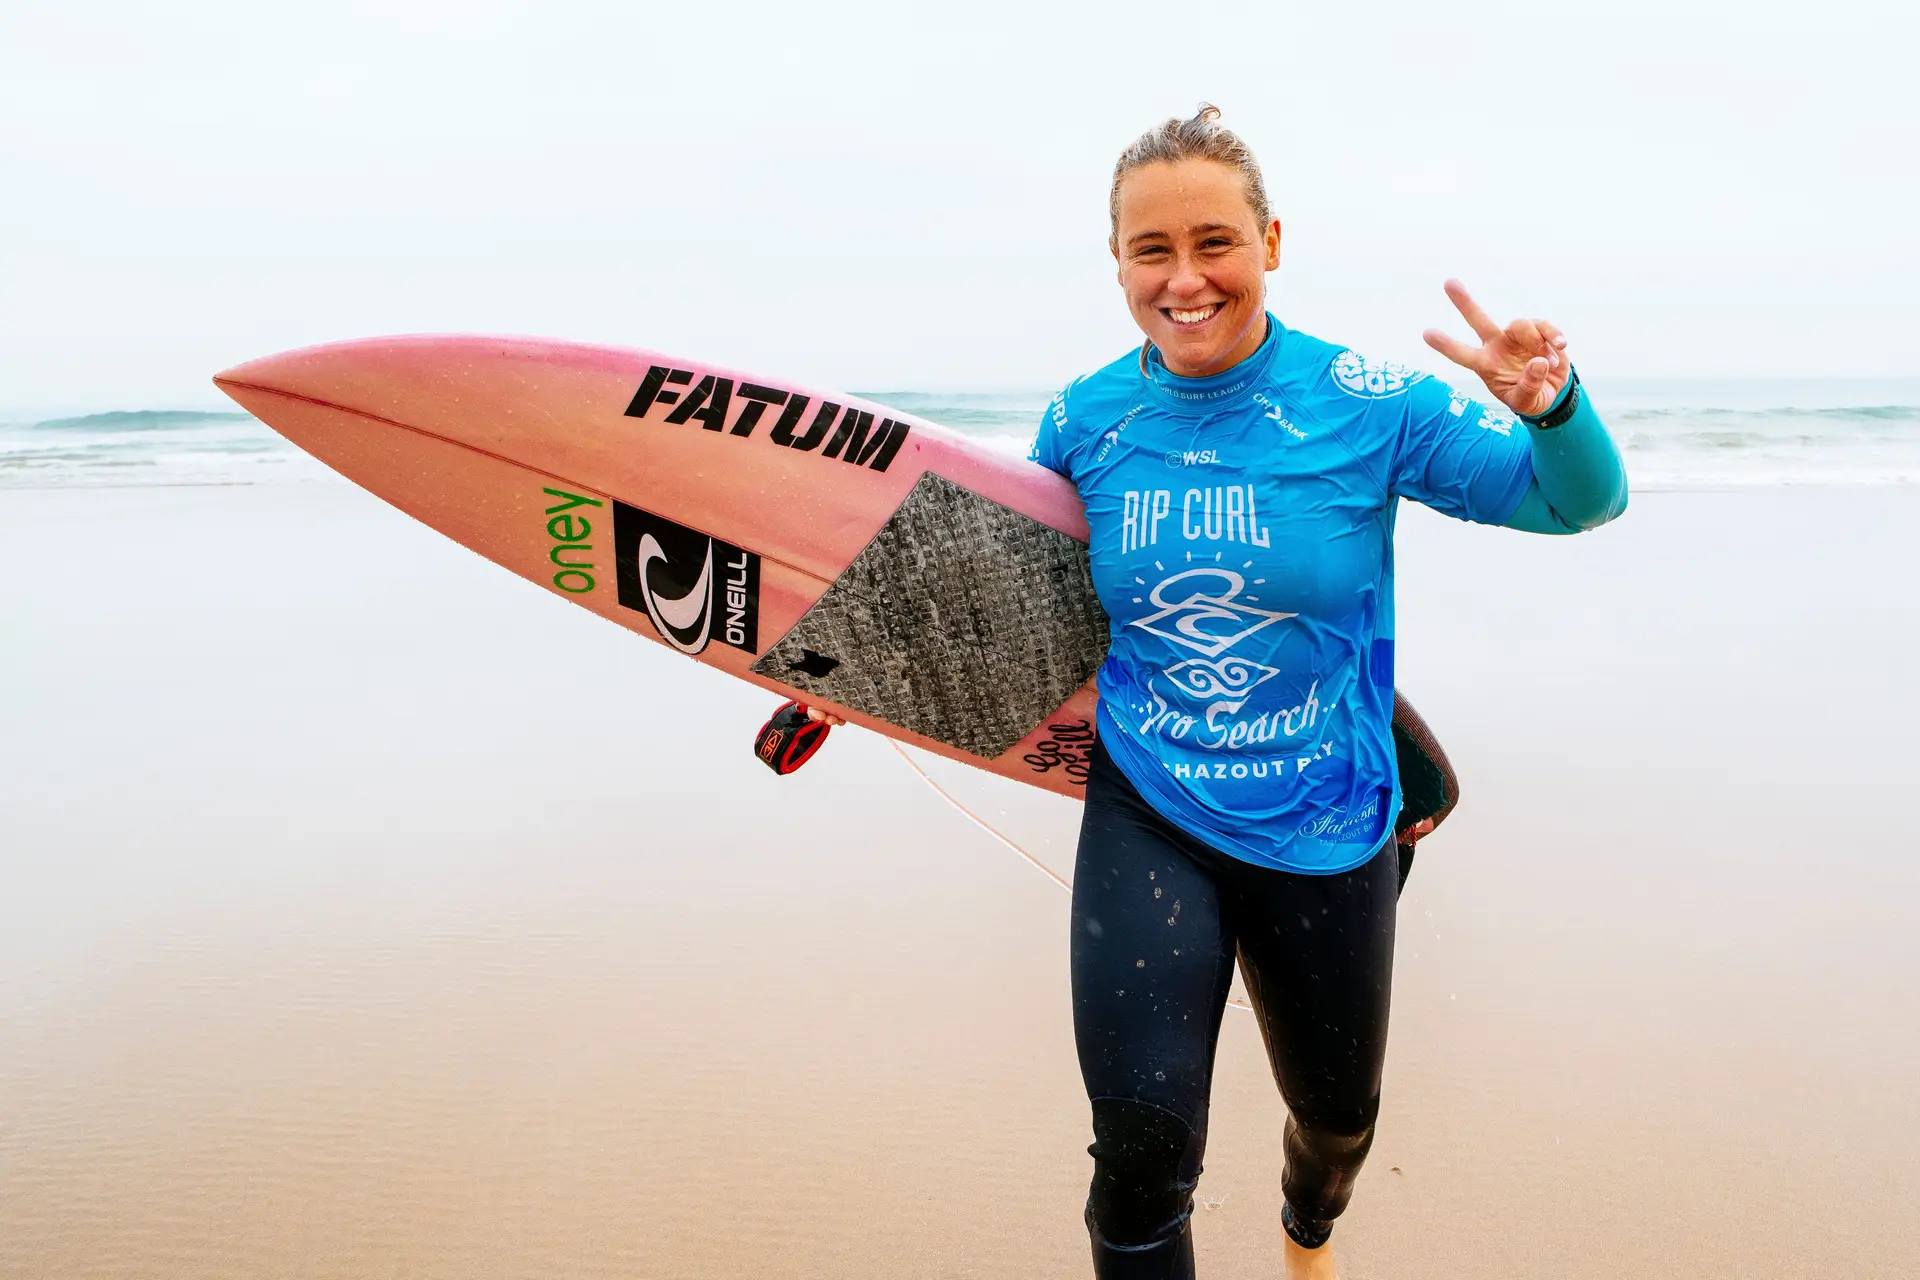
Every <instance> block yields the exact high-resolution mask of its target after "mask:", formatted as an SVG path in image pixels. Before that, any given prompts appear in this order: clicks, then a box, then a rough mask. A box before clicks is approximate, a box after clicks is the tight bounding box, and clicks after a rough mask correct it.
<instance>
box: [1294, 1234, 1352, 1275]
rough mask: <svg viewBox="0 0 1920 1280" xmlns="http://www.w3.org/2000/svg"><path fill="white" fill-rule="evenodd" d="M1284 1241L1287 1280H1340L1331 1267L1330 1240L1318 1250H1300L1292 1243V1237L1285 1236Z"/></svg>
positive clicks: (1331, 1252)
mask: <svg viewBox="0 0 1920 1280" xmlns="http://www.w3.org/2000/svg"><path fill="white" fill-rule="evenodd" d="M1285 1239H1286V1242H1287V1280H1340V1276H1339V1273H1338V1272H1336V1271H1335V1270H1334V1267H1333V1242H1332V1241H1331V1240H1329V1241H1328V1242H1327V1243H1326V1244H1323V1245H1321V1246H1320V1247H1319V1248H1318V1249H1302V1248H1301V1247H1300V1246H1299V1245H1297V1244H1295V1243H1294V1242H1293V1237H1292V1236H1287V1237H1285Z"/></svg>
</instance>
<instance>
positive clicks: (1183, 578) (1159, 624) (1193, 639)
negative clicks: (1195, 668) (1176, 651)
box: [1127, 565, 1299, 658]
mask: <svg viewBox="0 0 1920 1280" xmlns="http://www.w3.org/2000/svg"><path fill="white" fill-rule="evenodd" d="M1246 588H1247V580H1246V579H1245V578H1243V577H1241V576H1240V575H1239V574H1237V573H1235V572H1234V571H1233V570H1231V569H1222V568H1219V567H1218V566H1215V565H1208V566H1206V567H1205V568H1200V569H1187V570H1185V571H1184V572H1181V573H1176V574H1174V575H1173V576H1172V577H1170V578H1167V579H1165V580H1163V581H1162V582H1161V583H1160V585H1159V586H1157V587H1155V588H1154V589H1153V590H1152V591H1151V592H1149V593H1148V595H1147V599H1149V600H1150V601H1152V602H1153V604H1154V605H1156V606H1157V607H1158V612H1156V613H1150V614H1148V615H1147V616H1146V617H1144V618H1136V619H1135V620H1134V621H1132V622H1130V623H1128V624H1127V625H1128V626H1131V627H1139V628H1140V629H1141V630H1142V631H1147V632H1151V633H1152V634H1154V635H1156V636H1159V637H1160V638H1161V639H1163V640H1171V641H1173V643H1175V644H1177V645H1183V646H1185V647H1186V648H1189V649H1196V650H1198V651H1199V652H1200V653H1202V654H1204V655H1205V656H1206V657H1209V658H1217V657H1219V656H1220V655H1221V654H1223V653H1225V652H1226V651H1227V650H1228V649H1231V648H1233V646H1234V645H1236V644H1239V643H1240V642H1241V641H1242V640H1245V639H1246V638H1247V637H1248V636H1250V635H1252V634H1253V633H1254V632H1256V631H1258V630H1260V629H1261V628H1262V627H1270V626H1272V625H1273V624H1274V623H1276V622H1281V621H1284V620H1286V619H1287V618H1295V617H1298V616H1299V615H1298V614H1294V613H1276V612H1275V611H1274V610H1272V609H1256V608H1254V607H1253V606H1252V605H1250V604H1247V603H1246V602H1244V601H1242V600H1240V599H1239V595H1240V593H1241V592H1242V591H1244V590H1246Z"/></svg>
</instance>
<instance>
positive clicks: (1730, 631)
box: [0, 484, 1920, 1280]
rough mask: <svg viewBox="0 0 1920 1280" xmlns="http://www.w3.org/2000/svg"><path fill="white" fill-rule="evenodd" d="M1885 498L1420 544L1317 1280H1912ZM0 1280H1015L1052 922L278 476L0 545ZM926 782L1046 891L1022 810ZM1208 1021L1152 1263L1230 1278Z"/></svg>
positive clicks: (695, 679) (659, 675)
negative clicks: (1412, 758)
mask: <svg viewBox="0 0 1920 1280" xmlns="http://www.w3.org/2000/svg"><path fill="white" fill-rule="evenodd" d="M1916 546H1920V492H1915V491H1912V490H1898V489H1888V490H1865V489H1857V490H1837V489H1836V490H1819V489H1807V490H1773V491H1765V492H1747V493H1715V494H1653V495H1643V496H1641V497H1638V498H1636V501H1635V507H1634V509H1633V511H1631V512H1630V513H1629V515H1628V517H1627V519H1626V520H1624V521H1623V522H1622V523H1621V524H1619V525H1618V526H1615V527H1613V528H1610V529H1608V530H1604V531H1602V532H1601V533H1599V534H1596V535H1592V536H1589V537H1586V538H1581V539H1575V540H1572V541H1567V542H1561V541H1554V540H1547V539H1530V538H1524V537H1521V536H1519V535H1514V534H1507V533H1503V532H1500V531H1490V530H1480V529H1473V528H1467V527H1464V526H1457V525H1453V524H1450V523H1448V522H1445V521H1442V520H1440V519H1438V518H1436V517H1431V516H1429V515H1427V514H1426V513H1423V512H1419V511H1410V512H1408V513H1407V514H1406V515H1404V516H1403V518H1402V532H1401V537H1400V583H1401V585H1400V596H1401V614H1402V617H1401V627H1400V632H1401V642H1400V646H1399V649H1400V654H1401V671H1400V676H1401V683H1402V686H1403V688H1405V689H1406V690H1407V691H1408V692H1409V693H1411V694H1412V695H1413V696H1414V698H1415V700H1416V701H1417V702H1418V703H1419V705H1420V707H1421V708H1422V710H1423V711H1424V712H1425V713H1426V714H1427V716H1428V717H1429V719H1431V720H1432V721H1433V722H1434V724H1435V725H1436V727H1437V728H1438V729H1439V731H1440V733H1441V736H1442V738H1443V740H1444V741H1445V743H1446V745H1447V747H1448V750H1449V752H1450V753H1451V754H1452V756H1453V758H1454V760H1455V762H1456V764H1457V765H1458V766H1459V768H1460V770H1461V772H1462V774H1463V776H1464V778H1465V784H1466V799H1465V802H1464V803H1463V805H1462V807H1461V809H1460V811H1459V812H1458V813H1457V814H1456V816H1455V817H1454V818H1453V819H1452V820H1451V821H1450V822H1449V824H1448V826H1447V827H1446V828H1445V830H1444V831H1443V832H1442V834H1441V835H1439V836H1438V837H1436V838H1435V839H1434V840H1433V841H1432V842H1430V843H1429V844H1428V845H1427V846H1425V847H1424V848H1423V850H1422V853H1421V855H1420V861H1419V864H1418V867H1417V869H1416V871H1415V873H1414V876H1413V880H1412V883H1411V885H1410V887H1409V890H1408V897H1407V899H1406V905H1405V908H1404V912H1403V916H1402V920H1403V925H1402V932H1401V941H1400V952H1399V963H1398V969H1397V975H1396V988H1395V1022H1394V1038H1393V1044H1392V1048H1391V1051H1390V1055H1389V1061H1388V1078H1387V1092H1386V1105H1385V1112H1384V1115H1383V1118H1382V1123H1381V1128H1380V1137H1379V1141H1378V1143H1377V1145H1376V1147H1375V1151H1374V1156H1373V1159H1372V1160H1371V1162H1370V1163H1369V1165H1368V1168H1367V1171H1366V1172H1365V1174H1364V1175H1363V1178H1362V1182H1361V1185H1360V1188H1359V1191H1358V1194H1357V1196H1356V1198H1355V1203H1354V1208H1353V1210H1352V1211H1351V1213H1350V1214H1349V1215H1348V1217H1347V1218H1346V1220H1345V1221H1344V1222H1343V1224H1342V1226H1341V1229H1340V1232H1339V1235H1338V1240H1339V1242H1340V1247H1341V1249H1342V1252H1343V1258H1344V1263H1343V1265H1344V1267H1345V1270H1346V1273H1347V1274H1348V1276H1349V1277H1350V1280H1369V1278H1371V1277H1383V1278H1384V1277H1429V1276H1431V1277H1452V1276H1464V1275H1477V1276H1492V1277H1509V1276H1511V1277H1521V1276H1528V1277H1534V1276H1543V1275H1552V1276H1569V1277H1595V1278H1598V1277H1610V1278H1611V1277H1642V1276H1645V1277H1652V1276H1669V1275H1709V1276H1721V1275H1783V1276H1784V1275H1814V1274H1844V1275H1849V1276H1896V1275H1900V1276H1906V1275H1911V1274H1913V1273H1914V1272H1915V1271H1916V1270H1920V1211H1916V1209H1915V1205H1916V1204H1917V1203H1920V1156H1916V1155H1915V1154H1914V1153H1915V1150H1916V1148H1920V1096H1917V1094H1916V1091H1915V1090H1914V1089H1913V1082H1914V1081H1915V1079H1916V1078H1920V1029H1917V1028H1916V1025H1915V1023H1916V1019H1915V1016H1914V1006H1915V1002H1914V996H1913V993H1912V983H1913V980H1914V977H1915V975H1916V973H1920V931H1916V930H1915V929H1914V928H1913V926H1912V923H1911V922H1912V921H1913V920H1914V918H1915V915H1916V901H1920V899H1916V894H1915V890H1916V888H1920V884H1917V883H1916V882H1920V869H1916V858H1915V854H1916V850H1915V848H1914V839H1913V837H1912V836H1911V834H1910V830H1911V822H1910V819H1909V813H1910V810H1911V808H1912V802H1911V801H1910V799H1909V798H1908V797H1909V795H1910V794H1911V792H1912V787H1913V784H1912V782H1911V781H1910V775H1911V773H1912V767H1913V765H1914V764H1915V763H1916V756H1917V754H1920V753H1916V750H1915V748H1914V746H1913V734H1912V730H1911V729H1910V728H1909V722H1910V721H1911V719H1912V718H1913V716H1914V714H1915V713H1916V711H1920V677H1917V676H1916V675H1915V673H1914V670H1913V668H1912V667H1911V666H1909V665H1903V663H1904V662H1905V660H1906V654H1907V651H1908V650H1909V649H1910V647H1911V643H1910V638H1909V637H1910V635H1911V634H1912V633H1913V631H1914V630H1915V624H1916V622H1920V603H1916V601H1915V599H1914V596H1913V593H1912V591H1911V589H1910V586H1908V585H1907V582H1908V580H1909V579H1910V578H1911V576H1912V569H1911V566H1910V565H1909V564H1907V563H1906V561H1907V559H1908V557H1909V555H1910V554H1911V551H1912V549H1913V548H1914V547H1916ZM0 598H3V599H4V600H5V601H6V602H7V603H6V605H5V607H4V609H3V610H0V705H4V706H5V707H6V708H7V710H8V715H7V716H6V717H5V718H4V720H3V721H0V779H4V781H0V796H4V804H0V1276H7V1277H12V1276H16V1275H17V1276H23V1277H68V1276H90V1277H122V1276H124V1277H135V1276H139V1277H147V1276H156V1275H166V1276H169V1277H193V1278H196V1280H198V1278H200V1277H209V1278H211V1277H236V1278H238V1277H249V1278H251V1277H258V1276H265V1275H275V1276H301V1277H355V1278H358V1277H366V1276H410V1277H412V1276H419V1277H439V1276H445V1277H462V1278H467V1277H495V1276H498V1277H508V1276H512V1277H523V1276H546V1275H552V1276H569V1277H571V1276H585V1277H593V1276H645V1277H711V1276H731V1275H768V1276H772V1275H778V1276H783V1277H787V1276H793V1277H812V1276H819V1277H827V1276H833V1277H848V1276H874V1277H882V1276H886V1277H893V1276H916V1277H918V1276H956V1277H958V1276H1076V1275H1084V1274H1086V1273H1087V1264H1086V1255H1085V1241H1084V1235H1083V1232H1082V1228H1081V1226H1080V1223H1079V1204H1080V1201H1081V1198H1082V1197H1083V1195H1084V1190H1085V1181H1086V1175H1087V1171H1088V1164H1089V1162H1088V1160H1087V1157H1086V1155H1085V1146H1086V1143H1087V1141H1088V1139H1089V1135H1088V1134H1087V1132H1086V1128H1087V1123H1086V1104H1085V1101H1084V1098H1083V1097H1082V1096H1081V1094H1080V1090H1079V1082H1078V1078H1077V1074H1076V1071H1075V1067H1074V1058H1073V1051H1072V1044H1071V1038H1070V1034H1069V1029H1068V1005H1067V993H1066V952H1065V947H1066V941H1065V920H1066V898H1065V895H1064V894H1062V893H1061V892H1060V891H1059V889H1058V888H1057V887H1055V886H1054V885H1052V884H1050V883H1049V882H1048V881H1047V880H1046V879H1045V878H1043V877H1042V876H1040V875H1039V874H1038V873H1037V872H1035V871H1034V870H1033V869H1032V868H1030V867H1027V866H1025V865H1024V864H1022V863H1021V862H1020V861H1019V860H1018V859H1017V858H1016V857H1015V856H1014V855H1013V854H1011V853H1010V852H1008V851H1007V850H1006V849H1004V848H1002V847H1000V846H999V845H997V844H996V843H994V842H993V841H992V840H991V839H989V838H988V837H986V836H985V835H984V834H983V833H981V832H980V831H979V830H978V828H976V827H974V826H973V825H972V824H970V823H969V822H968V821H967V820H966V819H965V818H964V817H963V816H962V815H960V814H959V813H957V812H955V811H954V810H953V809H952V808H950V807H949V806H948V805H947V804H946V803H945V802H944V801H943V800H941V799H940V798H939V797H938V796H937V795H935V794H934V793H933V792H932V791H931V790H930V789H928V788H927V787H926V786H925V784H923V783H922V782H921V781H920V780H919V779H918V778H917V777H916V776H915V775H914V774H913V773H912V772H911V771H910V770H909V769H908V768H907V767H906V765H905V764H903V763H902V762H901V761H900V759H899V758H898V757H897V756H895V755H894V753H893V752H892V750H891V749H890V748H888V747H887V746H886V745H885V744H884V743H883V742H881V741H880V740H879V739H877V738H874V737H872V736H870V735H865V734H860V733H857V732H848V733H842V734H837V735H836V736H835V737H834V739H833V741H832V742H831V743H830V744H829V745H828V748H827V750H826V751H825V752H824V753H823V754H822V755H821V756H820V757H818V758H817V759H816V760H815V761H814V762H813V763H812V764H810V765H809V766H808V768H807V770H806V771H805V772H804V773H802V774H800V775H798V776H796V777H793V778H788V779H776V778H774V777H773V776H772V775H771V774H769V773H768V772H767V771H766V770H765V769H763V768H761V767H760V766H759V765H758V764H757V763H756V762H755V761H754V760H753V759H752V758H751V756H750V755H749V751H748V741H749V738H750V735H751V731H752V729H753V727H754V726H755V725H757V724H758V723H759V721H760V719H761V718H762V717H763V716H764V715H765V712H766V710H767V708H768V704H769V701H770V700H769V699H768V698H767V696H766V695H764V694H761V693H759V692H758V691H755V690H752V689H749V688H747V687H745V686H741V685H737V684H735V683H733V682H730V681H727V680H725V679H723V678H720V677H717V676H714V675H712V674H711V673H709V672H707V671H705V670H704V669H701V668H698V667H697V666H696V665H695V664H692V663H689V662H687V661H685V660H684V659H680V658H677V657H675V656H674V655H671V654H669V653H667V652H666V651H664V650H662V649H660V648H658V647H657V646H651V645H647V644H644V643H643V642H641V641H639V640H637V639H636V638H634V637H631V636H629V635H627V634H625V633H623V632H620V631H618V630H617V629H615V628H612V627H609V626H607V625H606V624H604V623H602V622H600V621H599V620H597V619H595V618H592V617H591V616H589V615H587V614H585V613H584V612H581V611H578V610H572V609H568V608H565V607H563V606H562V605H561V604H559V603H558V602H555V601H552V600H550V599H546V598H543V597H542V593H541V592H539V591H538V590H537V589H536V588H534V587H532V586H530V585H528V584H525V583H522V582H520V581H518V580H516V579H514V578H512V577H510V576H509V575H507V574H505V573H504V572H502V571H500V570H497V569H495V568H493V567H492V566H489V565H487V564H485V563H483V562H481V561H479V560H478V559H476V558H474V557H472V556H471V555H470V554H468V553H466V552H464V551H462V550H460V549H459V548H456V547H453V546H452V545H451V544H448V543H446V542H445V541H444V540H442V539H440V538H439V537H438V536H437V535H435V534H433V533H431V532H430V531H427V530H425V529H423V528H420V527H419V526H416V525H414V524H412V523H411V522H409V521H407V520H406V519H405V518H404V517H401V516H398V515H396V514H394V513H392V512H391V511H389V510H387V509H386V508H384V507H382V506H381V505H380V504H378V503H377V502H375V501H374V500H372V499H370V498H366V497H364V496H363V495H360V494H359V493H357V492H356V491H353V490H351V489H349V488H347V487H346V486H344V485H341V484H324V485H311V486H299V485H289V486H280V487H258V488H232V489H172V490H162V489H128V490H117V491H64V492H15V493H8V494H6V495H4V497H0ZM929 768H930V769H931V770H932V771H933V772H934V773H935V775H936V776H937V777H938V778H939V779H940V780H941V781H942V783H943V784H945V785H948V786H950V787H952V788H953V789H954V791H955V792H956V794H958V795H960V796H961V797H962V798H963V799H964V800H965V801H966V802H967V803H968V804H970V805H972V806H974V807H975V808H976V809H977V810H978V811H979V812H980V813H981V815H982V816H983V817H986V818H988V819H989V820H990V821H993V822H995V823H996V824H998V825H1000V826H1001V827H1002V828H1003V829H1004V830H1005V831H1006V832H1007V833H1008V834H1009V835H1010V836H1012V837H1013V838H1014V839H1016V840H1017V841H1019V842H1020V843H1021V844H1023V845H1024V846H1026V847H1027V848H1029V849H1031V850H1032V851H1033V852H1034V853H1035V854H1036V855H1037V856H1039V857H1041V858H1043V859H1044V860H1046V861H1048V862H1049V863H1050V864H1051V865H1054V866H1056V867H1059V868H1061V869H1062V870H1066V869H1068V868H1069V867H1070V861H1071V849H1072V842H1073V834H1074V826H1075V823H1076V821H1077V810H1076V807H1075V806H1074V805H1073V804H1071V803H1070V802H1065V801H1061V800H1058V799H1056V798H1054V797H1050V796H1045V795H1041V794H1039V793H1037V792H1032V791H1030V790H1028V789H1024V788H1019V787H1016V786H1013V785H1012V784H1006V783H1002V782H1000V781H999V780H996V779H992V778H989V777H986V776H985V775H981V774H977V773H973V772H971V771H968V770H965V769H963V768H960V767H957V766H950V765H946V764H945V763H944V762H932V763H931V764H930V765H929ZM1281 1120H1282V1111H1281V1107H1280V1104H1279V1101H1278V1099H1277V1097H1276V1096H1275V1094H1274V1091H1273V1088H1272V1085H1271V1083H1270V1081H1269V1079H1268V1077H1267V1074H1266V1067H1265V1062H1264V1057H1263V1054H1262V1052H1261V1049H1260V1045H1259V1041H1258V1036H1257V1035H1256V1033H1255V1032H1254V1029H1253V1027H1252V1024H1251V1020H1249V1019H1247V1018H1245V1017H1244V1015H1240V1014H1234V1013H1231V1012H1230V1013H1229V1016H1228V1021H1227V1024H1226V1028H1225V1030H1224V1032H1223V1036H1222V1044H1221V1052H1220V1066H1219V1078H1218V1081H1217V1084H1216V1095H1215V1116H1214V1122H1213V1143H1212V1148H1211V1150H1210V1152H1209V1158H1208V1161H1207V1173H1206V1176H1205V1178H1204V1179H1203V1181H1202V1184H1201V1197H1202V1201H1203V1204H1205V1205H1207V1206H1213V1207H1203V1208H1202V1209H1201V1210H1200V1211H1199V1213H1198V1215H1197V1226H1196V1232H1197V1240H1198V1246H1199V1251H1200V1255H1201V1265H1202V1268H1203V1273H1204V1274H1205V1275H1207V1276H1210V1277H1247V1278H1249V1280H1252V1278H1253V1277H1268V1276H1272V1275H1274V1274H1276V1267H1277V1258H1278V1249H1279V1242H1280V1238H1281V1237H1280V1231H1279V1225H1278V1216H1277V1211H1278V1203H1279V1202H1278V1172H1279V1170H1278V1159H1277V1153H1278V1136H1279V1132H1280V1124H1281Z"/></svg>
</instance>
